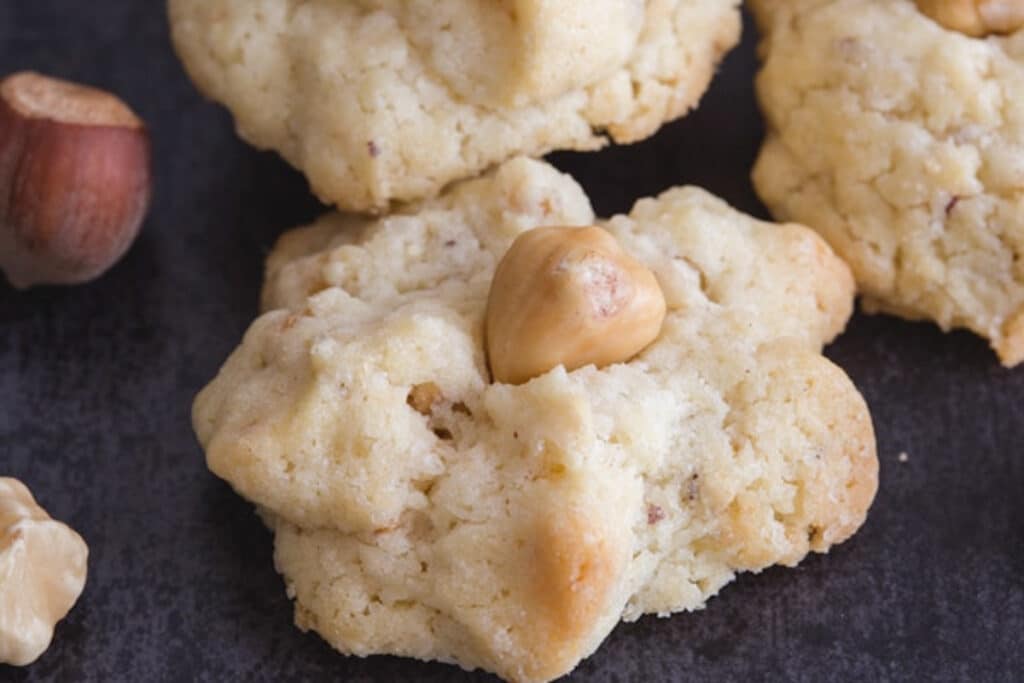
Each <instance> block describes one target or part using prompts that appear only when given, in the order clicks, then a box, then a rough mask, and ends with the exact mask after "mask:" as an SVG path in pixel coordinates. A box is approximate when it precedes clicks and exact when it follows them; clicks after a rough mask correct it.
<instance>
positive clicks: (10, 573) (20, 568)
mask: <svg viewBox="0 0 1024 683" xmlns="http://www.w3.org/2000/svg"><path fill="white" fill-rule="evenodd" d="M88 555H89V549H88V548H87V547H86V545H85V541H83V540H82V538H81V537H80V536H79V535H78V534H76V533H75V532H74V531H72V530H71V529H70V528H68V527H67V526H65V525H64V524H61V523H60V522H56V521H54V520H53V519H51V518H50V516H49V515H48V514H46V511H45V510H43V509H42V508H41V507H39V505H38V504H37V503H36V501H35V499H33V498H32V494H31V493H29V490H28V489H27V488H25V485H24V484H22V483H21V482H20V481H18V480H17V479H9V478H4V477H0V662H2V663H7V664H14V665H15V666H24V665H26V664H31V663H32V662H34V661H35V660H36V659H38V658H39V656H40V655H42V654H43V652H45V651H46V648H48V647H49V646H50V641H51V640H52V639H53V627H54V626H55V625H56V624H57V622H58V621H60V620H61V619H63V618H64V616H65V615H66V614H67V613H68V611H69V610H70V609H71V607H72V606H73V605H74V604H75V601H77V600H78V596H79V595H81V593H82V588H83V587H84V586H85V574H86V561H87V559H88Z"/></svg>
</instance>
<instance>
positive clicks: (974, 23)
mask: <svg viewBox="0 0 1024 683" xmlns="http://www.w3.org/2000/svg"><path fill="white" fill-rule="evenodd" d="M917 7H918V9H920V10H921V12H923V13H924V14H926V15H928V16H929V17H931V18H932V19H934V20H935V21H937V22H938V23H940V24H942V25H943V26H945V27H946V28H948V29H952V30H954V31H960V32H961V33H964V34H967V35H969V36H973V37H975V38H981V37H984V36H987V35H991V34H993V33H998V34H1006V33H1013V32H1014V31H1016V30H1017V29H1019V28H1020V27H1021V26H1024V0H917Z"/></svg>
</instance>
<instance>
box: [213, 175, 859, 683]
mask: <svg viewBox="0 0 1024 683" xmlns="http://www.w3.org/2000/svg"><path fill="white" fill-rule="evenodd" d="M595 222H598V221H596V219H595V217H594V214H593V211H592V209H591V207H590V204H589V201H588V199H587V197H586V196H585V195H584V193H583V191H582V190H581V189H580V187H579V186H578V185H577V184H576V183H575V182H574V181H573V180H572V179H571V178H570V177H568V176H565V175H562V174H560V173H559V172H558V171H556V170H555V169H553V168H552V167H550V166H548V165H546V164H544V163H542V162H538V161H531V160H525V159H515V160H512V161H510V162H507V163H506V164H504V165H502V166H500V167H499V168H498V169H497V170H495V171H494V172H492V173H491V174H489V175H486V176H484V177H482V178H480V179H476V180H473V181H467V182H464V183H461V184H458V185H456V186H453V188H451V189H450V190H449V191H447V192H446V193H445V194H443V195H442V196H440V197H438V198H435V199H433V200H428V201H425V202H423V203H421V204H419V205H413V206H409V207H406V208H404V209H403V210H402V211H400V212H399V213H396V214H393V215H390V216H388V217H385V218H381V219H378V220H372V219H368V218H354V217H351V216H341V215H330V216H327V217H325V218H323V219H321V220H320V221H318V222H317V223H315V224H314V225H312V226H310V227H307V228H302V229H299V230H296V231H294V232H292V233H289V234H287V235H285V236H284V237H283V238H282V239H281V241H280V243H279V244H278V246H277V248H276V249H275V250H274V252H273V253H272V254H271V256H270V258H269V261H268V267H267V281H266V287H265V291H264V293H263V301H264V306H265V308H266V309H267V311H268V312H266V313H265V314H264V315H263V316H262V317H260V318H259V319H258V320H257V321H256V322H255V323H254V324H253V325H252V327H251V328H250V329H249V331H248V332H247V334H246V335H245V339H244V341H243V342H242V344H241V346H240V347H239V349H237V350H236V351H235V352H234V353H233V354H232V356H231V357H230V359H229V360H228V361H227V363H226V364H225V366H224V367H223V369H222V370H221V372H220V373H219V375H218V376H217V378H216V379H215V380H214V381H213V382H212V383H211V384H210V385H209V386H208V387H206V388H205V389H204V390H203V391H202V393H201V394H200V395H199V397H198V398H197V400H196V403H195V407H194V412H193V418H194V425H195V429H196V432H197V434H198V436H199V439H200V441H201V442H202V444H203V446H204V447H205V449H206V454H207V461H208V464H209V467H210V468H211V470H212V471H213V472H214V473H216V474H217V475H218V476H220V477H222V478H224V479H226V480H227V481H228V482H230V483H231V484H232V486H233V487H234V488H235V489H236V490H237V491H238V492H239V493H240V494H241V495H243V496H245V497H246V498H248V499H249V500H251V501H253V502H254V503H255V504H256V505H257V506H258V508H259V509H260V511H261V514H262V516H263V519H264V520H265V521H266V523H267V524H268V525H269V526H270V528H271V529H272V530H273V531H274V533H275V563H276V566H277V569H278V570H279V571H280V572H281V573H282V574H283V575H284V577H285V581H286V583H287V588H288V594H289V596H291V597H292V598H293V599H294V600H295V615H296V622H297V624H298V625H299V626H300V627H301V628H303V629H312V630H315V631H317V632H318V633H319V634H320V635H322V636H323V637H324V638H325V639H326V640H327V641H328V642H330V643H331V645H333V646H334V647H335V648H337V649H338V650H340V651H341V652H344V653H347V654H354V655H359V656H366V655H371V654H378V653H388V654H396V655H402V656H407V657H416V658H419V659H424V660H439V661H443V662H452V663H456V664H459V665H461V666H463V667H466V668H475V667H480V668H484V669H487V670H489V671H493V672H496V673H497V674H498V675H500V676H502V677H503V678H505V679H508V680H511V681H546V680H550V679H552V678H556V677H558V676H560V675H562V674H564V673H566V672H568V671H570V670H571V669H573V667H575V666H576V664H577V663H578V662H579V661H580V660H581V659H582V658H583V657H586V656H587V655H589V654H590V653H592V652H594V650H595V649H596V648H597V647H598V645H599V644H600V643H601V641H602V640H603V639H604V638H605V637H606V636H607V635H608V633H609V632H610V631H611V629H612V628H613V627H614V626H615V624H616V623H618V622H619V621H620V620H622V619H625V620H627V621H631V620H635V619H637V618H639V617H640V616H641V615H642V614H645V613H654V614H659V615H668V614H671V613H673V612H678V611H681V610H696V609H699V608H701V607H702V606H703V605H704V603H705V602H706V601H707V600H708V599H709V598H710V597H711V596H713V595H715V594H716V593H717V592H718V590H719V589H720V588H722V587H723V586H724V585H725V584H727V583H729V582H730V581H731V580H732V579H733V578H734V577H735V575H736V574H737V573H738V572H743V571H754V572H756V571H760V570H761V569H763V568H765V567H768V566H770V565H773V564H784V565H790V566H792V565H795V564H797V563H798V562H799V561H800V560H801V559H802V558H803V557H804V556H805V555H806V554H807V553H808V552H810V551H815V552H826V551H827V550H828V549H829V547H831V546H832V545H834V544H836V543H840V542H842V541H844V540H846V539H847V538H849V537H850V536H851V535H852V534H853V533H854V532H855V531H856V530H857V529H858V527H860V525H861V524H862V523H863V522H864V519H865V515H866V513H867V510H868V507H869V505H870V504H871V501H872V499H873V497H874V494H875V490H876V487H877V468H878V463H877V459H876V455H875V441H874V435H873V431H872V424H871V419H870V416H869V413H868V410H867V407H866V406H865V403H864V401H863V399H862V398H861V396H860V395H859V393H858V392H857V390H856V389H855V388H854V386H853V384H852V383H851V382H850V380H849V379H848V378H847V377H846V375H845V374H844V373H843V372H842V370H840V369H839V368H837V367H836V366H835V365H833V364H832V363H830V362H829V361H828V360H826V359H825V358H824V357H823V356H822V355H821V348H822V345H823V344H824V343H825V342H827V341H829V340H831V339H832V338H833V337H834V336H835V335H836V334H837V333H839V332H840V331H841V330H842V329H843V327H844V325H845V324H846V321H847V319H848V317H849V315H850V313H851V309H852V305H853V280H852V277H851V275H850V273H849V270H848V269H847V267H846V266H845V265H844V264H843V263H842V262H841V261H840V260H839V259H838V258H837V257H836V256H835V255H834V254H833V253H832V251H831V250H830V249H829V248H828V246H827V245H826V244H825V242H824V240H822V239H821V238H820V237H819V236H817V235H816V234H815V233H813V232H812V231H810V230H809V229H807V228H804V227H802V226H797V225H774V224H768V223H762V222H760V221H757V220H754V219H753V218H750V217H748V216H745V215H743V214H741V213H739V212H737V211H735V210H733V209H731V208H730V207H729V206H727V205H726V204H725V203H724V202H722V201H721V200H719V199H717V198H715V197H713V196H711V195H709V194H707V193H706V192H704V191H702V190H699V189H696V188H692V187H689V188H677V189H672V190H669V191H667V192H666V193H665V194H663V195H661V196H660V197H658V198H656V199H644V200H641V201H640V202H638V203H637V204H636V206H635V208H634V209H633V210H632V212H631V213H630V214H629V215H628V216H617V217H615V218H612V219H610V220H608V221H599V222H598V223H599V224H600V225H601V226H602V227H603V228H604V229H605V230H607V231H608V232H609V233H610V234H611V235H613V236H614V238H615V239H616V240H617V242H618V244H620V245H621V247H622V248H623V249H624V250H625V252H628V253H629V254H630V255H631V258H633V259H636V260H637V261H638V262H640V263H642V264H644V266H645V267H646V268H649V269H650V271H651V272H653V273H654V274H655V276H656V277H657V280H658V283H659V284H660V288H661V290H662V292H663V294H664V299H665V304H666V309H667V313H666V314H665V319H664V323H663V325H662V328H661V333H660V335H658V337H657V339H656V341H654V342H653V343H652V344H651V345H650V346H648V347H647V348H645V349H644V350H643V351H642V352H641V353H639V355H637V356H636V357H634V358H632V359H630V360H628V361H627V362H622V363H615V364H612V365H609V366H607V367H604V368H600V369H599V368H596V367H594V366H593V365H590V366H586V367H582V368H580V369H577V370H574V371H572V372H566V371H565V369H564V368H563V367H562V366H559V367H556V368H555V369H553V370H551V371H549V372H547V373H545V374H543V375H541V376H539V377H537V378H535V379H533V380H531V381H529V382H526V383H524V384H519V385H509V384H500V383H494V382H492V381H491V379H490V374H489V371H488V361H487V357H486V353H485V344H484V320H485V309H486V306H487V300H488V292H489V289H490V284H491V279H492V277H493V275H494V273H495V268H496V265H497V263H498V262H499V260H500V259H501V258H502V256H503V254H505V253H506V251H507V250H508V248H509V245H510V244H511V243H512V242H513V240H514V239H515V238H516V237H517V236H518V235H520V234H522V233H523V232H524V231H527V230H530V229H532V228H534V227H537V226H564V225H570V226H571V225H589V224H594V223H595Z"/></svg>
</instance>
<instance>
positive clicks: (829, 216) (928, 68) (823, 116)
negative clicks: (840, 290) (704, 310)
mask: <svg viewBox="0 0 1024 683" xmlns="http://www.w3.org/2000/svg"><path fill="white" fill-rule="evenodd" d="M920 4H921V7H920V8H919V7H918V5H917V4H915V3H914V2H912V1H911V0H881V1H879V2H862V1H859V0H834V1H828V2H825V1H823V0H784V1H783V0H758V1H755V2H754V3H753V8H754V10H755V11H756V13H757V15H758V19H759V25H760V26H762V27H763V28H764V29H765V32H766V35H765V37H764V39H763V43H762V46H761V53H762V57H763V59H764V65H763V69H762V71H761V73H760V75H759V76H758V80H757V93H758V97H759V100H760V102H761V106H762V109H763V111H764V113H765V118H766V122H767V129H768V135H767V138H766V140H765V143H764V147H763V149H762V150H761V154H760V157H759V158H758V161H757V164H756V167H755V169H754V174H753V177H754V184H755V186H756V188H757V190H758V193H759V194H760V196H761V198H762V199H763V200H764V202H765V204H766V205H767V206H768V207H769V208H770V209H771V212H772V214H773V215H774V216H776V217H777V218H779V219H780V220H795V221H799V222H801V223H805V224H807V225H809V226H811V227H813V228H815V229H816V230H818V231H819V232H820V233H821V234H822V235H823V236H824V237H825V238H826V239H827V240H828V242H829V243H830V244H831V246H832V247H833V248H834V249H835V250H836V252H837V253H838V254H839V255H840V256H842V257H843V258H844V259H845V260H846V261H847V263H849V264H850V266H851V268H852V270H853V273H854V276H855V277H856V280H857V283H858V286H859V289H860V291H861V292H862V294H863V296H864V303H865V306H866V308H867V309H868V310H869V311H884V312H888V313H893V314H896V315H899V316H902V317H906V318H910V319H927V320H932V321H934V322H936V323H938V324H939V325H940V326H941V327H942V328H943V329H945V330H949V329H951V328H967V329H969V330H973V331H974V332H976V333H977V334H979V335H981V336H983V337H985V338H987V339H988V340H989V342H990V343H991V345H992V348H993V349H994V350H995V352H996V353H997V354H998V356H999V359H1000V360H1001V361H1002V362H1003V363H1004V364H1005V365H1007V366H1013V365H1016V364H1018V363H1020V362H1021V360H1024V259H1022V258H1021V256H1022V254H1024V163H1022V162H1021V160H1022V159H1024V106H1022V105H1021V103H1022V102H1024V32H1021V31H1017V32H1011V33H1009V34H1006V35H1003V34H1000V33H993V32H991V31H995V30H996V29H997V28H1000V29H1001V30H1002V29H1007V28H1008V27H1009V25H1008V24H1007V23H1006V21H1004V20H1008V18H1009V15H1003V14H998V15H993V16H989V23H987V24H986V23H983V22H982V23H979V22H981V20H982V19H983V18H984V17H982V16H981V15H977V12H978V11H980V10H977V9H976V8H975V3H964V2H944V3H940V2H934V1H932V0H928V1H925V0H922V2H921V3H920ZM982 4H983V5H985V6H986V7H989V8H990V9H991V6H994V5H999V4H1000V3H998V2H988V3H982ZM954 5H955V7H954ZM949 12H952V13H949ZM964 12H966V14H964ZM933 16H934V17H936V18H935V19H933V18H932V17H933ZM986 16H988V15H986ZM997 19H999V21H997ZM1022 20H1024V18H1022ZM940 21H941V22H945V23H940ZM946 24H949V26H947V25H946ZM951 26H952V27H951ZM985 27H988V28H985ZM983 29H984V30H986V31H989V32H988V33H986V35H985V36H984V37H974V36H973V35H972V34H974V33H977V32H978V31H981V30H983Z"/></svg>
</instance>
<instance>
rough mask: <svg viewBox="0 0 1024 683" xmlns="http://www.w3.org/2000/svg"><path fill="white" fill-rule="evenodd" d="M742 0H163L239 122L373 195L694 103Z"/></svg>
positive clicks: (379, 204)
mask: <svg viewBox="0 0 1024 683" xmlns="http://www.w3.org/2000/svg"><path fill="white" fill-rule="evenodd" d="M739 4H740V3H739V0H500V1H499V0H361V1H360V2H344V1H339V0H244V1H241V0H170V2H169V13H170V25H171V31H172V35H173V40H174V44H175V48H176V50H177V52H178V55H179V56H180V57H181V60H182V62H183V63H184V65H185V68H186V70H187V71H188V73H189V75H190V76H191V77H192V80H193V81H195V83H196V85H197V86H198V87H199V89H200V90H201V91H202V92H203V93H204V94H206V95H207V96H208V97H210V98H211V99H213V100H216V101H217V102H220V103H222V104H224V105H225V106H226V107H227V108H228V109H229V110H230V111H231V113H232V114H233V115H234V117H235V122H236V125H237V128H238V132H239V134H240V135H241V136H242V137H243V138H245V139H246V140H247V141H249V142H250V143H252V144H254V145H256V146H257V147H260V148H263V149H273V150H275V151H277V152H279V153H280V154H281V155H282V156H283V157H284V158H285V159H287V160H288V161H289V162H290V163H291V164H293V165H294V166H296V167H297V168H299V169H300V170H302V172H303V173H305V174H306V177H307V178H308V179H309V182H310V185H311V186H312V189H313V191H314V192H315V193H316V194H317V195H318V196H319V197H320V198H321V199H322V200H323V201H324V202H326V203H330V204H336V205H338V206H339V207H340V208H342V209H349V210H356V211H378V212H379V211H382V210H385V209H387V208H388V206H389V204H390V203H392V202H400V201H409V200H416V199H421V198H425V197H430V196H433V195H436V194H437V193H438V192H440V191H441V189H442V188H443V187H445V186H446V185H448V184H450V183H451V182H452V181H454V180H459V179H462V178H469V177H474V176H477V175H479V174H480V173H482V172H483V171H484V170H485V169H487V168H490V167H493V166H495V165H497V164H500V163H501V162H503V161H505V160H507V159H510V158H512V157H514V156H516V155H520V154H523V155H527V156H542V155H543V154H545V153H547V152H550V151H553V150H556V149H574V150H593V149H597V148H599V147H602V146H603V145H605V144H607V143H608V141H609V140H613V141H615V142H619V143H628V142H633V141H637V140H641V139H643V138H646V137H648V136H650V135H653V134H654V133H655V132H656V131H657V130H658V129H659V128H660V127H661V125H662V124H663V123H665V122H667V121H671V120H673V119H676V118H678V117H680V116H683V115H684V114H686V113H687V112H688V111H690V110H691V109H693V108H694V107H695V106H696V105H697V103H698V102H699V100H700V98H701V96H702V95H703V94H704V91H705V90H706V89H707V87H708V84H709V83H710V81H711V78H712V76H713V75H714V72H715V69H716V67H717V65H718V62H719V61H720V60H721V58H722V56H723V55H724V54H725V53H726V52H727V51H728V50H730V49H731V48H732V47H733V46H734V45H735V44H736V42H737V41H738V40H739V35H740V15H739V9H738V6H739Z"/></svg>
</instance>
